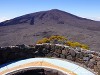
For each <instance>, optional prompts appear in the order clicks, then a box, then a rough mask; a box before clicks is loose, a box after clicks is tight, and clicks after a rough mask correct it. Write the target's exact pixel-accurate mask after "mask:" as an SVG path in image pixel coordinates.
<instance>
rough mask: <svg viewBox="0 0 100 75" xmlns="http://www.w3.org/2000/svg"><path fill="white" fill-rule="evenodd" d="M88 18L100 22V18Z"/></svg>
mask: <svg viewBox="0 0 100 75" xmlns="http://www.w3.org/2000/svg"><path fill="white" fill-rule="evenodd" d="M87 18H88V19H91V20H95V21H100V17H87Z"/></svg>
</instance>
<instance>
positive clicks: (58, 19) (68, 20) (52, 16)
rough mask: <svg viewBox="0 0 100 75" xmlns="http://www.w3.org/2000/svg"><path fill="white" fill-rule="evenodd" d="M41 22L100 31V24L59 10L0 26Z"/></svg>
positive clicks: (7, 22)
mask: <svg viewBox="0 0 100 75" xmlns="http://www.w3.org/2000/svg"><path fill="white" fill-rule="evenodd" d="M41 21H42V22H43V23H49V22H53V23H57V24H69V25H71V26H75V27H83V28H88V29H93V30H100V22H98V21H93V20H90V19H86V18H81V17H78V16H75V15H73V14H70V13H67V12H65V11H61V10H58V9H52V10H48V11H41V12H35V13H31V14H27V15H23V16H20V17H16V18H14V19H11V20H7V21H4V22H1V23H0V26H8V25H16V24H23V23H29V24H30V25H35V24H37V23H38V22H39V23H40V24H42V23H41Z"/></svg>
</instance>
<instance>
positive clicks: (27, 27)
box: [0, 9, 100, 51]
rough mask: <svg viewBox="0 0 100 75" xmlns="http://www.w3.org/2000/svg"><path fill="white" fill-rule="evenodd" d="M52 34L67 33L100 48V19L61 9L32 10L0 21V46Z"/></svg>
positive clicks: (93, 48)
mask: <svg viewBox="0 0 100 75" xmlns="http://www.w3.org/2000/svg"><path fill="white" fill-rule="evenodd" d="M50 35H64V36H67V37H68V39H70V40H73V41H78V42H82V43H86V44H88V45H90V47H91V49H92V50H96V51H100V47H99V45H100V43H99V41H100V39H99V38H100V22H98V21H93V20H89V19H85V18H81V17H78V16H75V15H72V14H70V13H67V12H64V11H61V10H58V9H53V10H49V11H41V12H36V13H31V14H27V15H23V16H20V17H17V18H14V19H11V20H8V21H5V22H2V23H0V42H1V43H0V46H9V45H16V44H23V43H24V44H33V42H36V40H38V39H41V38H42V37H48V36H50Z"/></svg>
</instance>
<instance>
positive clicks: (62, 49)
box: [0, 44, 100, 75]
mask: <svg viewBox="0 0 100 75" xmlns="http://www.w3.org/2000/svg"><path fill="white" fill-rule="evenodd" d="M35 57H48V58H51V57H56V58H63V59H67V60H71V61H73V62H76V63H80V64H81V65H83V66H85V67H87V68H89V69H91V70H92V71H94V72H96V73H98V75H100V53H99V52H95V51H90V50H83V49H80V48H75V49H74V48H71V47H68V46H64V45H59V44H36V45H33V46H26V45H17V46H11V47H4V48H2V47H1V48H0V64H1V65H2V64H6V63H9V62H14V61H17V60H21V59H26V58H35Z"/></svg>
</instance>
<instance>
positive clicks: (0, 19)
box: [0, 17, 9, 22]
mask: <svg viewBox="0 0 100 75" xmlns="http://www.w3.org/2000/svg"><path fill="white" fill-rule="evenodd" d="M5 20H9V18H7V17H0V22H3V21H5Z"/></svg>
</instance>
